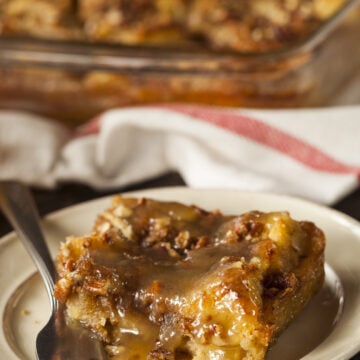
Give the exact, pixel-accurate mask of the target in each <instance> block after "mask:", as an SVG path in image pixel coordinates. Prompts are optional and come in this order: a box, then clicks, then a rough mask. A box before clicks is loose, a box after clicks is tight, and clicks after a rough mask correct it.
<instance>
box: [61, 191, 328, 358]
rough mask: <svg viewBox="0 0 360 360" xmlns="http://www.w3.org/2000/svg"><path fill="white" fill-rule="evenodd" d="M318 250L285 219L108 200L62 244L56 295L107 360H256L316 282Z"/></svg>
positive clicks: (316, 239) (308, 234)
mask: <svg viewBox="0 0 360 360" xmlns="http://www.w3.org/2000/svg"><path fill="white" fill-rule="evenodd" d="M324 247H325V238H324V235H323V233H322V231H321V230H319V229H318V228H317V227H316V226H315V225H314V224H312V223H310V222H298V221H295V220H293V219H292V218H291V217H290V216H289V214H288V213H287V212H272V213H262V212H259V211H252V212H248V213H245V214H243V215H240V216H225V215H222V214H221V213H220V212H219V211H212V212H208V211H205V210H203V209H200V208H198V207H196V206H186V205H183V204H180V203H175V202H160V201H155V200H150V199H134V198H125V197H120V196H118V197H115V198H114V201H113V204H112V206H111V207H110V208H109V209H108V210H106V211H105V212H104V213H102V214H101V215H100V216H99V217H98V219H97V220H96V223H95V226H94V229H93V233H92V234H91V235H88V236H83V237H69V238H68V239H67V241H66V242H65V243H64V244H62V245H61V249H60V253H59V255H58V259H57V267H58V272H59V280H58V282H57V284H56V288H55V296H56V297H57V298H58V299H59V300H60V301H61V302H63V303H65V304H66V308H67V317H68V319H69V321H79V322H80V323H81V324H83V325H84V326H85V327H87V328H89V329H91V331H92V332H93V333H94V334H95V336H97V337H98V338H100V339H101V340H102V341H103V342H104V345H105V346H106V350H107V352H108V353H109V356H110V357H111V358H114V359H121V360H135V359H137V360H143V359H144V360H145V359H147V360H150V359H151V360H155V359H164V360H180V359H181V360H182V359H194V360H207V359H217V360H221V359H224V360H225V359H226V360H260V359H264V358H265V355H266V353H267V350H268V349H269V346H271V344H272V343H273V342H274V341H275V340H276V338H277V337H278V335H279V334H280V332H281V331H282V330H283V329H284V328H285V327H286V326H287V325H288V324H289V323H290V321H291V320H293V319H294V317H295V316H296V315H297V314H298V313H299V312H300V310H301V309H302V308H303V307H304V306H305V305H306V304H307V303H308V301H309V300H310V299H311V297H312V296H313V295H314V294H315V293H316V292H317V290H318V289H319V288H320V287H321V285H322V283H323V279H324Z"/></svg>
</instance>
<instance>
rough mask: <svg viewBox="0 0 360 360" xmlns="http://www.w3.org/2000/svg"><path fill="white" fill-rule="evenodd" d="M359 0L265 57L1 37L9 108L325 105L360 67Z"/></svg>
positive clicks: (80, 116) (65, 116)
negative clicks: (293, 42)
mask: <svg viewBox="0 0 360 360" xmlns="http://www.w3.org/2000/svg"><path fill="white" fill-rule="evenodd" d="M359 2H360V1H358V0H349V1H347V2H346V3H345V4H344V5H343V6H342V7H341V9H340V10H338V11H337V13H336V14H335V15H333V16H332V17H331V18H329V19H328V20H327V21H326V22H324V23H323V24H322V25H321V26H320V27H319V28H318V29H317V30H316V31H315V32H314V33H312V34H311V35H310V36H308V37H307V38H306V39H304V40H302V41H301V42H299V43H296V44H293V45H292V46H288V47H287V48H283V49H281V50H277V51H271V52H267V53H258V54H240V53H234V52H221V51H210V50H205V49H201V48H190V49H174V48H173V49H169V48H166V49H164V48H161V47H158V48H156V47H139V46H138V47H131V46H119V45H114V44H98V43H91V44H90V43H84V42H82V43H79V42H72V41H66V42H64V41H58V40H51V41H50V40H39V39H30V38H21V37H18V36H16V37H15V36H12V37H10V36H1V37H0V49H1V51H0V76H1V78H0V79H1V81H0V108H2V109H18V110H19V109H20V110H28V111H32V112H35V113H39V114H43V115H47V116H50V117H52V118H56V119H61V120H64V121H66V122H67V123H69V124H72V125H77V124H80V123H82V122H83V121H85V120H88V119H89V118H91V117H93V116H95V115H96V114H98V113H100V112H102V111H104V110H106V109H109V108H113V107H121V106H128V105H136V104H146V103H159V102H166V103H169V102H191V103H204V104H213V105H220V106H242V107H257V108H258V107H262V108H264V107H266V108H286V107H287V108H288V107H309V106H322V105H327V104H330V103H331V100H332V98H333V97H334V95H335V94H336V93H337V92H338V91H339V89H340V88H341V87H342V86H343V85H344V84H346V82H347V81H348V80H349V78H351V77H352V75H353V74H354V72H355V71H356V69H360V41H359V34H360V15H359V6H357V5H358V4H359Z"/></svg>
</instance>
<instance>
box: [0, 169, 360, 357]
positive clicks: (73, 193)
mask: <svg viewBox="0 0 360 360" xmlns="http://www.w3.org/2000/svg"><path fill="white" fill-rule="evenodd" d="M178 185H185V183H184V181H183V180H182V178H181V177H180V176H179V175H178V174H177V173H168V174H166V175H164V176H161V177H158V178H155V179H153V180H149V181H146V182H143V183H139V184H135V185H132V186H127V187H122V188H117V189H113V190H111V191H95V190H93V189H91V188H89V187H87V186H84V185H79V184H62V185H61V186H58V188H56V189H55V190H44V189H36V188H32V191H33V194H34V197H35V201H36V203H37V206H38V208H39V212H40V215H41V216H43V215H46V214H48V213H50V212H52V211H55V210H58V209H61V208H64V207H67V206H71V205H74V204H77V203H80V202H84V201H87V200H91V199H95V198H99V197H102V196H106V195H109V194H114V193H117V192H124V191H130V190H140V189H146V188H153V187H162V186H178ZM333 207H334V208H335V209H337V210H340V211H342V212H344V213H345V214H348V215H350V216H352V217H353V218H355V219H357V220H359V221H360V189H358V190H356V191H354V192H353V193H352V194H350V195H348V196H347V197H346V198H344V199H343V200H341V201H339V202H338V203H337V204H335V205H334V206H333ZM9 231H11V228H10V225H9V224H8V223H7V221H6V220H5V219H4V217H3V216H2V214H0V236H2V235H5V234H6V233H8V232H9ZM359 281H360V280H359ZM359 326H360V324H359ZM319 360H326V359H319ZM351 360H360V353H358V354H357V355H356V356H355V357H353V358H352V359H351Z"/></svg>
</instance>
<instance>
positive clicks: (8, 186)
mask: <svg viewBox="0 0 360 360" xmlns="http://www.w3.org/2000/svg"><path fill="white" fill-rule="evenodd" d="M0 207H1V208H2V210H3V212H4V215H5V217H6V218H7V219H8V220H9V222H10V224H11V225H12V226H13V228H14V229H15V231H16V232H17V234H18V236H19V238H20V240H21V241H22V242H23V244H24V246H25V248H26V250H27V251H28V253H29V255H30V256H31V258H32V260H33V261H34V263H35V265H36V267H37V269H38V271H39V273H40V275H41V277H42V278H43V280H44V283H45V287H46V291H47V293H48V296H49V298H50V301H51V305H52V307H53V308H54V307H55V305H56V304H55V301H54V297H53V295H52V294H53V290H54V281H55V274H56V271H55V265H54V262H53V260H52V258H51V255H50V252H49V249H48V247H47V245H46V242H45V239H44V236H43V234H42V231H41V229H40V225H39V224H40V220H39V219H40V218H39V215H38V211H37V209H36V206H35V202H34V200H33V197H32V195H31V193H30V191H29V189H28V188H27V187H26V186H25V185H23V184H22V183H20V182H17V181H0Z"/></svg>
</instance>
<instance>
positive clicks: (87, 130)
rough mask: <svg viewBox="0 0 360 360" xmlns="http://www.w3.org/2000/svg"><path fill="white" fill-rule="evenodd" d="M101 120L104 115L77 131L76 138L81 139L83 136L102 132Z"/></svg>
mask: <svg viewBox="0 0 360 360" xmlns="http://www.w3.org/2000/svg"><path fill="white" fill-rule="evenodd" d="M101 120H102V114H100V115H98V116H96V117H95V118H93V119H91V120H90V121H89V122H87V123H86V124H84V125H82V126H80V127H78V128H77V129H76V133H75V136H76V137H81V136H87V135H95V134H98V133H99V132H100V127H101Z"/></svg>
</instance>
